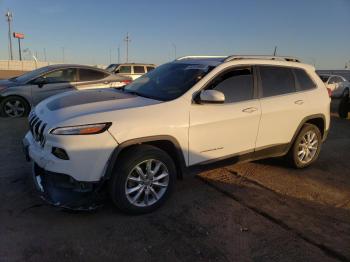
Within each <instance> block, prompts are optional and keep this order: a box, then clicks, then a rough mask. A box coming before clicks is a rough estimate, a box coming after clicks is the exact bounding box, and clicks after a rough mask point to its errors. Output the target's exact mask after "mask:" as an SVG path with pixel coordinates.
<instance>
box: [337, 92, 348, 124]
mask: <svg viewBox="0 0 350 262" xmlns="http://www.w3.org/2000/svg"><path fill="white" fill-rule="evenodd" d="M349 108H350V103H349V89H346V90H345V91H344V95H343V97H342V98H341V100H340V103H339V107H338V115H339V117H340V118H347V117H348V112H349Z"/></svg>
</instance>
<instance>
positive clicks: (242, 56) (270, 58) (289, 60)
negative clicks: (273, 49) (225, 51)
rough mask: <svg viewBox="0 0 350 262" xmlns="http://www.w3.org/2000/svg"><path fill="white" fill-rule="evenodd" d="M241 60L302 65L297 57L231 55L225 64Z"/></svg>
mask: <svg viewBox="0 0 350 262" xmlns="http://www.w3.org/2000/svg"><path fill="white" fill-rule="evenodd" d="M241 59H264V60H278V61H288V62H297V63H300V60H299V59H298V58H296V57H291V56H269V55H231V56H228V57H227V58H226V59H225V61H224V62H229V61H233V60H241Z"/></svg>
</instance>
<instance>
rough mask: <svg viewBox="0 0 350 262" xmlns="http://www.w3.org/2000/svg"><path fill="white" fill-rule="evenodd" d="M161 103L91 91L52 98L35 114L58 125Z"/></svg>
mask: <svg viewBox="0 0 350 262" xmlns="http://www.w3.org/2000/svg"><path fill="white" fill-rule="evenodd" d="M160 102H161V101H158V100H153V99H148V98H144V97H140V96H136V95H132V94H129V93H126V92H123V91H121V90H117V89H112V88H108V89H90V90H86V91H73V92H66V93H62V94H59V95H56V96H53V97H50V98H48V99H46V100H44V101H42V102H41V103H39V104H38V105H37V106H36V108H35V113H36V115H37V116H38V117H39V118H40V119H42V120H44V121H45V122H46V123H48V124H50V123H52V124H57V123H59V122H62V121H65V120H69V119H71V118H75V117H80V116H86V115H90V114H97V113H105V112H110V111H115V110H121V109H128V108H136V107H143V106H147V105H153V104H158V103H160ZM111 120H112V119H111ZM111 120H108V121H111Z"/></svg>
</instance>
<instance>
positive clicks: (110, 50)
mask: <svg viewBox="0 0 350 262" xmlns="http://www.w3.org/2000/svg"><path fill="white" fill-rule="evenodd" d="M109 64H112V48H109Z"/></svg>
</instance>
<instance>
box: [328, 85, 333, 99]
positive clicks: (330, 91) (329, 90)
mask: <svg viewBox="0 0 350 262" xmlns="http://www.w3.org/2000/svg"><path fill="white" fill-rule="evenodd" d="M327 91H328V96H329V97H331V96H332V90H331V89H330V88H328V87H327Z"/></svg>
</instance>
